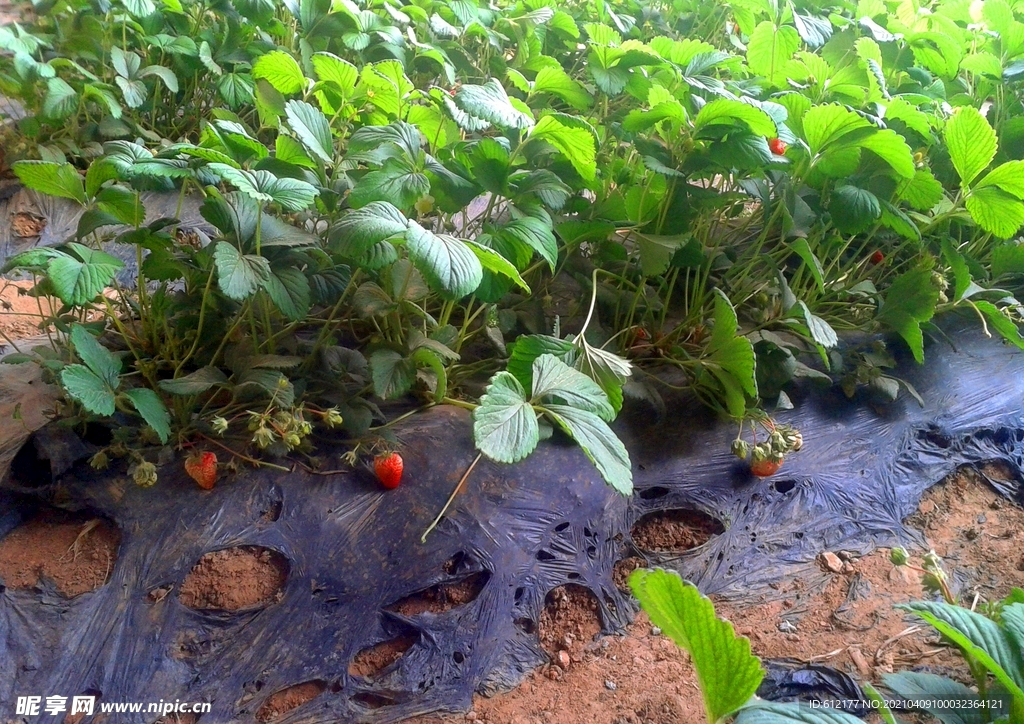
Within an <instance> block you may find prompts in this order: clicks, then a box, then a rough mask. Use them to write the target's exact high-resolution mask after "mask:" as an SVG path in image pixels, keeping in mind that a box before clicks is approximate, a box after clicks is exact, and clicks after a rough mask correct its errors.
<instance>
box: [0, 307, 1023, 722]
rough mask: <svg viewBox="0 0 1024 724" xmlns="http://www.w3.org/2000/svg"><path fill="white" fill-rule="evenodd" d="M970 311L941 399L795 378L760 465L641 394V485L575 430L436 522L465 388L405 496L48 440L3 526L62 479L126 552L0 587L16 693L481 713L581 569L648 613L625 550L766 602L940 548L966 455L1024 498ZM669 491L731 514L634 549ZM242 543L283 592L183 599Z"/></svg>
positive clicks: (618, 601) (247, 710) (427, 441)
mask: <svg viewBox="0 0 1024 724" xmlns="http://www.w3.org/2000/svg"><path fill="white" fill-rule="evenodd" d="M957 325H959V322H956V323H955V324H953V325H952V327H950V328H948V329H947V330H946V331H947V332H948V339H949V340H951V341H941V342H933V343H931V344H930V345H929V348H928V351H927V355H928V364H927V365H925V366H917V365H915V364H913V362H912V361H911V362H909V363H904V364H902V366H901V368H900V369H899V370H897V372H896V374H898V375H899V376H902V377H904V378H905V379H907V380H908V381H909V382H911V383H912V384H913V385H914V386H915V387H916V389H917V390H918V391H919V392H920V393H921V395H922V396H923V397H924V399H925V402H926V405H925V406H924V407H923V408H922V407H920V406H918V404H917V403H916V402H914V401H913V399H904V398H901V399H900V400H899V401H897V402H896V403H894V404H891V405H889V406H887V407H885V408H884V409H874V408H872V407H871V406H868V405H866V404H864V403H863V402H850V401H847V400H846V399H845V398H844V397H843V396H842V395H841V393H839V394H836V393H833V392H826V393H823V392H820V391H819V392H814V393H813V394H812V393H806V394H804V393H795V394H794V395H793V398H794V401H795V403H796V408H795V409H794V410H792V411H789V412H786V413H783V414H780V415H779V416H778V418H779V419H780V420H781V421H783V422H787V423H790V424H793V425H796V426H797V427H798V428H800V429H801V430H802V431H803V435H804V440H805V445H804V449H803V451H801V452H800V453H798V454H794V455H791V456H790V457H789V458H788V459H787V461H786V464H785V467H784V468H783V470H782V471H781V472H780V473H779V474H778V475H776V476H774V477H772V478H768V479H764V480H762V479H758V478H754V477H752V476H751V475H750V474H749V472H748V471H747V470H746V468H745V466H744V465H743V464H742V463H741V462H740V461H738V460H736V459H735V458H734V457H732V456H731V455H730V453H729V442H730V441H731V440H732V439H733V437H735V431H736V428H735V427H734V425H733V424H725V423H719V422H716V421H715V420H713V419H712V418H710V417H709V416H708V415H707V414H706V413H703V412H701V411H700V409H699V408H698V407H697V406H696V405H693V404H687V405H675V404H670V405H669V410H670V412H669V414H668V415H667V416H666V417H664V418H662V419H658V418H657V417H656V416H655V415H653V414H651V412H650V411H649V410H646V409H635V410H633V411H627V412H626V413H625V414H624V415H623V416H622V417H621V419H620V420H619V421H618V422H617V423H616V425H617V428H618V430H619V432H620V433H621V435H622V437H623V439H624V440H625V441H626V444H627V447H628V448H629V450H630V454H631V457H632V460H633V467H634V475H635V483H636V488H637V492H636V494H635V495H634V496H633V497H632V498H631V499H627V498H623V497H621V496H619V495H617V494H615V493H614V492H613V491H612V490H610V489H609V488H608V487H607V486H606V485H605V484H604V483H603V482H602V481H601V479H600V478H599V476H598V475H597V473H596V472H595V470H594V469H593V467H592V466H591V464H590V463H589V462H588V461H587V460H586V458H585V457H584V456H583V454H582V453H581V452H580V451H579V450H578V449H576V448H575V447H574V446H572V445H571V444H568V443H566V442H564V441H562V442H560V441H558V440H555V441H552V442H547V443H543V444H542V445H541V446H540V448H539V449H538V451H537V452H536V453H535V454H534V455H532V456H531V457H530V458H528V459H527V460H526V461H524V462H522V463H520V464H517V465H514V466H505V465H499V464H492V463H489V462H486V461H484V462H482V463H481V464H480V465H478V466H477V468H476V470H475V471H474V473H473V475H472V477H471V478H470V480H469V483H468V486H467V490H466V492H465V493H463V494H462V495H461V496H460V497H459V498H458V499H457V501H456V504H455V505H454V506H453V508H452V510H451V512H450V514H449V515H448V516H447V517H446V518H445V520H444V521H443V522H442V523H441V525H440V527H439V528H438V529H437V530H436V531H435V532H434V533H433V534H432V535H431V536H430V537H429V538H428V540H427V543H426V544H421V543H420V536H421V534H422V533H423V531H424V529H425V528H426V526H427V524H428V523H429V521H430V520H431V519H432V518H433V516H434V515H435V514H436V513H437V512H438V511H439V510H440V508H441V506H442V505H443V503H444V501H445V499H446V498H447V496H448V495H449V493H450V492H451V490H452V489H453V487H454V486H455V484H456V483H457V482H458V480H459V479H460V477H461V476H462V474H463V473H464V472H465V470H466V468H467V467H468V466H469V464H470V463H471V461H472V460H473V459H474V457H475V455H476V453H475V450H474V449H473V443H472V436H471V430H470V422H469V418H468V414H467V413H465V412H464V411H461V410H457V409H454V408H437V409H435V410H433V411H431V412H428V413H424V414H421V415H417V416H415V417H413V418H411V419H410V420H408V421H407V422H405V423H403V424H402V425H400V426H399V427H398V429H397V434H398V439H399V443H400V449H401V451H402V454H403V456H404V457H405V461H406V473H405V479H404V482H403V485H402V486H401V487H400V488H399V489H397V490H395V491H390V492H385V491H382V490H381V489H380V488H379V487H378V486H377V484H376V483H375V482H374V480H373V477H372V474H371V473H370V471H369V470H368V469H357V470H355V471H352V472H349V473H339V474H333V475H312V474H309V473H306V472H304V471H302V470H301V469H298V470H296V471H295V472H293V473H292V474H282V473H280V472H277V471H273V470H260V471H247V472H243V473H241V474H239V475H238V476H236V477H234V478H231V477H228V478H226V479H225V480H224V481H223V482H222V483H221V484H219V485H218V487H217V488H216V489H215V490H213V491H210V492H204V491H202V490H199V489H198V488H197V487H196V486H195V484H194V483H192V482H191V481H190V480H189V479H188V478H186V477H185V474H184V472H183V471H182V470H181V466H180V465H179V464H175V465H168V466H166V467H164V468H162V469H161V471H160V483H159V484H158V485H157V486H156V487H154V488H151V489H148V490H143V489H139V488H137V487H135V486H134V485H132V484H131V483H130V482H129V481H128V480H127V477H126V476H125V475H124V473H123V471H120V473H118V474H112V473H110V472H107V473H102V474H101V473H96V472H94V471H92V469H91V468H89V467H88V465H86V464H84V462H82V461H79V462H78V463H76V464H74V465H72V466H71V467H70V468H69V469H68V470H67V471H66V472H64V473H63V474H60V472H61V470H62V469H63V468H65V467H67V466H68V465H71V463H70V462H68V460H67V459H63V462H61V463H60V464H59V465H54V464H53V463H52V460H51V468H50V471H51V472H52V473H54V474H56V476H57V477H56V478H55V479H54V480H52V481H51V479H50V476H49V475H47V474H46V468H45V467H44V468H42V471H43V472H42V473H41V475H43V479H40V480H37V481H35V482H36V483H37V485H36V486H35V487H29V486H28V485H27V483H26V481H25V480H24V479H23V478H21V479H18V478H15V479H13V480H12V481H11V482H9V483H8V485H7V488H8V490H10V491H13V492H12V493H11V495H13V497H8V499H7V500H6V501H4V502H3V504H4V507H3V510H4V512H3V513H2V516H0V525H2V526H3V527H4V528H10V527H11V526H12V525H13V524H16V522H17V521H19V520H21V519H22V518H24V517H26V516H28V515H30V514H31V505H32V504H33V501H40V500H42V501H48V502H53V501H62V502H63V505H64V506H65V507H67V506H77V507H80V508H84V509H87V510H88V511H90V512H92V513H94V514H100V515H103V516H105V517H107V518H109V519H110V520H112V521H114V522H115V523H116V524H117V525H118V527H119V528H120V530H121V533H122V543H121V548H120V553H119V559H118V561H117V563H116V565H115V567H114V569H113V573H112V578H111V580H110V582H109V583H108V584H107V585H105V586H104V587H102V588H100V589H98V590H96V591H94V592H91V593H87V594H84V595H81V596H79V597H77V598H75V599H73V600H70V601H67V600H63V599H61V598H59V597H58V596H56V594H55V593H54V592H53V591H52V589H51V588H49V587H47V586H46V585H44V586H42V590H40V591H16V590H11V589H7V590H3V591H2V592H0V711H10V710H12V709H11V707H13V706H14V699H15V697H16V696H17V695H25V694H27V693H32V692H38V693H43V692H53V693H62V694H64V695H69V696H70V695H75V694H78V693H81V692H85V691H93V692H101V695H102V697H103V700H105V701H154V700H156V699H158V698H162V699H164V700H173V699H181V700H183V701H185V700H188V701H209V702H211V703H212V706H213V709H212V712H211V713H209V714H206V715H204V716H203V718H202V721H203V722H215V723H216V724H221V723H225V722H246V721H252V719H253V715H254V712H256V711H257V710H258V709H259V707H260V706H261V705H262V703H263V702H264V701H265V700H266V699H267V697H269V696H270V695H272V694H273V693H274V692H277V691H279V690H282V689H284V688H287V687H289V686H291V685H294V684H298V683H301V682H306V681H311V680H318V681H322V682H324V684H325V685H326V686H327V689H326V691H325V692H324V693H323V694H322V695H320V696H319V697H317V698H316V699H314V700H312V701H310V702H309V703H307V704H305V705H303V706H301V707H300V708H297V709H295V710H293V711H292V712H290V713H288V714H287V715H286V716H284V717H283V718H281V719H279V720H278V721H280V722H285V723H286V724H291V723H296V722H324V723H326V722H338V721H343V722H355V721H364V722H391V721H397V720H400V719H402V718H404V717H408V716H411V715H415V714H421V713H427V712H431V711H458V710H465V709H466V708H468V707H469V706H470V704H471V701H472V695H473V693H474V692H475V691H481V692H484V693H490V692H496V691H500V690H503V689H507V688H510V687H512V686H514V685H516V684H517V683H518V682H519V681H520V680H521V679H522V677H523V675H524V673H525V672H527V671H529V670H531V669H532V668H534V667H536V666H537V665H538V664H540V663H542V662H543V661H544V660H546V656H545V655H544V653H543V651H542V649H541V648H540V645H539V642H538V638H537V633H536V630H535V629H536V622H537V621H538V619H539V615H540V612H541V610H542V608H543V606H544V601H545V596H546V595H547V594H548V592H549V591H551V590H552V589H553V588H555V587H557V586H561V585H563V584H567V583H575V584H579V585H582V586H585V587H586V588H588V589H589V590H590V591H592V592H593V593H594V595H595V597H596V599H597V601H598V603H599V606H600V614H601V617H602V623H603V628H604V630H605V632H606V633H612V632H616V631H620V630H621V629H622V627H624V626H625V625H626V624H627V623H628V622H629V621H630V620H631V618H632V617H633V615H634V614H635V612H636V605H635V602H633V601H632V599H630V598H629V597H628V596H627V595H625V594H624V593H623V592H622V591H620V590H619V589H618V588H617V587H616V586H615V584H614V583H613V578H612V572H613V566H614V564H615V563H616V561H618V560H620V559H623V558H626V557H629V556H635V555H643V556H644V557H645V558H646V559H647V561H648V562H649V563H651V564H656V565H661V566H664V567H668V568H672V569H675V570H678V571H680V572H681V573H682V574H683V575H684V576H685V577H687V578H689V579H690V580H693V581H695V582H696V583H697V584H698V585H699V586H700V587H701V589H702V590H704V591H705V592H708V593H716V594H720V595H723V596H728V597H732V598H736V599H743V600H749V601H751V602H756V601H757V600H758V598H759V597H761V596H764V595H766V594H767V595H771V593H772V591H771V588H770V586H769V584H771V583H773V582H777V581H778V580H779V579H781V578H784V577H787V576H795V575H801V576H804V577H805V578H807V579H809V580H810V582H811V584H812V585H813V584H814V581H815V580H817V582H818V583H821V582H822V581H823V579H824V576H825V574H824V573H823V572H822V571H820V570H819V569H818V568H817V567H816V565H815V563H814V559H815V557H816V555H817V554H818V553H819V552H821V551H824V550H837V549H846V550H849V551H853V552H867V551H869V550H871V549H873V548H875V547H878V546H889V545H893V544H903V545H907V546H913V545H915V544H924V541H923V540H922V538H921V534H920V533H919V532H916V531H914V530H911V529H908V528H907V527H906V526H905V525H904V524H903V523H902V521H903V520H904V519H905V518H906V517H907V516H908V515H910V514H911V513H912V512H914V510H916V508H917V505H918V503H919V501H920V497H921V495H922V493H923V492H924V491H925V490H926V489H927V488H928V487H929V486H931V485H933V484H935V483H936V482H938V481H940V480H941V479H942V478H943V477H945V476H946V475H947V474H949V473H951V472H952V471H954V470H955V469H956V468H957V467H958V466H961V465H965V464H974V465H979V464H982V463H984V462H987V461H994V460H1001V461H1007V462H1008V463H1009V465H1010V467H1011V468H1012V469H1013V470H1014V471H1015V477H1016V478H1017V480H1016V481H1011V482H1005V481H997V480H994V481H991V482H992V484H993V485H994V486H995V487H996V488H997V489H998V490H999V492H1001V493H1002V494H1004V495H1006V496H1007V497H1010V498H1012V499H1013V500H1015V501H1018V502H1019V495H1020V488H1019V478H1020V469H1021V467H1020V466H1021V454H1022V449H1024V421H1022V415H1024V412H1022V405H1021V402H1022V400H1024V355H1021V354H1020V353H1019V352H1015V351H1013V350H1012V349H1011V348H1009V347H1007V346H1004V345H1003V344H1000V343H999V342H996V341H994V340H989V339H986V338H985V337H984V336H983V335H982V333H981V331H980V330H978V329H977V326H976V324H971V323H966V324H965V326H964V328H963V329H957V328H955V327H957ZM40 440H41V438H39V437H37V438H36V441H35V442H34V443H33V444H34V445H35V447H34V448H33V450H34V452H32V453H31V454H36V455H39V456H42V457H50V458H52V456H51V455H50V454H49V453H48V452H47V450H48V449H49V450H52V449H53V448H54V447H55V446H56V447H61V446H60V445H59V444H58V443H57V442H55V440H54V439H52V438H51V439H50V440H49V441H48V442H47V441H45V440H44V441H40ZM86 452H87V451H84V452H81V453H80V455H83V456H84V455H85V454H86ZM322 452H324V450H323V449H322ZM57 457H58V458H60V456H59V455H58V456H57ZM72 457H75V456H72ZM325 457H326V458H330V457H331V456H330V455H325ZM64 458H67V455H66V454H65V455H64ZM40 465H42V463H40ZM327 465H328V467H329V468H330V467H341V465H340V464H338V465H335V464H334V463H332V462H331V461H330V460H329V459H328V461H327ZM19 486H20V487H19ZM669 509H696V510H700V511H703V512H705V513H707V514H709V515H712V516H714V517H716V518H718V519H719V520H721V521H722V522H723V523H724V524H725V526H726V530H725V532H724V533H722V534H721V535H718V536H716V537H714V538H712V539H711V540H710V541H709V542H707V543H706V544H705V545H703V546H701V547H700V548H697V549H694V550H691V551H689V552H686V553H681V554H670V553H657V554H655V553H645V552H642V551H639V550H637V549H636V548H635V546H633V545H632V542H631V537H630V530H631V527H632V525H633V524H634V523H635V522H636V521H637V520H638V519H639V518H640V517H641V516H643V515H646V514H649V513H652V512H657V511H663V510H669ZM242 545H257V546H265V547H267V548H271V549H274V550H276V551H279V552H280V553H281V554H282V555H283V556H284V557H285V558H286V559H287V561H288V563H289V567H290V569H289V574H288V580H287V583H286V586H285V588H284V592H283V597H282V599H281V600H280V601H279V602H277V603H275V604H272V605H270V606H268V607H265V608H263V609H261V610H256V611H249V612H238V613H227V612H223V611H197V610H192V609H189V608H187V607H185V606H184V605H183V604H182V603H181V601H180V600H179V597H178V595H177V592H178V587H179V586H180V584H181V582H182V580H183V579H184V578H185V576H186V575H187V574H188V573H189V571H190V569H191V568H192V567H193V565H194V564H195V563H196V561H197V560H198V559H199V558H200V557H201V556H202V555H203V554H205V553H208V552H210V551H216V550H219V549H224V548H229V547H233V546H242ZM451 561H457V562H458V564H457V565H455V566H452V565H451V564H450V562H451ZM446 562H449V565H447V566H446ZM475 573H485V574H486V575H489V578H488V580H487V583H486V585H484V587H483V589H482V591H481V592H480V594H479V596H478V597H477V598H475V599H474V600H472V601H470V602H468V603H465V604H464V605H460V606H458V607H456V608H453V609H451V610H448V611H445V612H443V613H429V612H428V613H423V614H420V615H417V616H403V615H401V614H398V613H394V612H390V611H388V610H387V609H388V608H389V607H390V606H391V605H392V604H394V603H395V602H397V601H399V600H401V599H403V598H405V597H407V596H410V595H411V594H415V593H416V592H418V591H423V590H425V589H428V588H430V587H431V586H434V585H436V584H439V583H445V582H451V581H457V580H461V579H462V578H465V577H467V576H470V575H472V574H475ZM164 586H173V587H174V588H173V590H172V592H171V594H170V595H168V596H166V597H165V598H163V599H162V600H161V601H159V602H157V603H153V602H152V601H151V600H149V599H148V598H147V594H148V593H149V592H150V591H152V590H154V589H157V588H159V587H164ZM403 634H411V635H412V636H414V637H415V644H414V645H413V646H412V647H411V648H410V649H409V650H408V651H407V652H406V654H405V655H404V656H403V657H402V658H401V659H400V660H399V661H398V662H397V663H396V664H394V665H393V666H392V667H390V668H389V669H386V670H385V671H383V672H381V674H380V675H378V676H377V677H376V678H374V679H372V680H370V679H364V678H361V677H357V676H352V675H350V674H349V673H348V667H349V663H350V661H351V660H352V659H353V657H354V656H355V655H356V654H357V652H359V651H361V650H363V649H365V648H367V647H370V646H373V645H374V644H377V643H379V642H383V641H388V640H392V639H394V638H396V637H398V636H401V635H403ZM183 642H188V645H183ZM153 719H155V716H153V715H149V717H148V718H147V717H146V716H145V715H140V716H139V717H138V718H131V715H125V716H124V717H123V718H120V719H119V721H125V722H129V721H130V722H146V723H147V724H151V722H152V720H153Z"/></svg>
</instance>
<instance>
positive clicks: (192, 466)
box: [185, 452, 217, 490]
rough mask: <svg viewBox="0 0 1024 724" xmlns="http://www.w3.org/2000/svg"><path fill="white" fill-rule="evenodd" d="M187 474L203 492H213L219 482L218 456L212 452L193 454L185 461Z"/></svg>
mask: <svg viewBox="0 0 1024 724" xmlns="http://www.w3.org/2000/svg"><path fill="white" fill-rule="evenodd" d="M185 472H186V473H188V474H189V476H190V477H191V478H192V479H193V480H195V481H196V482H197V483H198V484H199V487H200V488H202V489H203V490H212V489H213V485H214V483H216V482H217V455H216V454H215V453H212V452H196V453H192V454H191V455H189V456H188V458H187V459H186V460H185Z"/></svg>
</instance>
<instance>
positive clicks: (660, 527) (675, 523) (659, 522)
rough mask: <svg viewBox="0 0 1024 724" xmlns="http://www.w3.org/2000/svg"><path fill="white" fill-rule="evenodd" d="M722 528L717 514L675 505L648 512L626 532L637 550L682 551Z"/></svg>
mask: <svg viewBox="0 0 1024 724" xmlns="http://www.w3.org/2000/svg"><path fill="white" fill-rule="evenodd" d="M724 532H725V526H724V525H722V521H720V520H718V519H717V518H712V517H711V516H710V515H708V514H707V513H703V512H701V511H699V510H688V509H685V508H679V509H675V510H661V511H657V512H655V513H648V514H647V515H645V516H643V517H641V518H640V519H639V520H638V521H637V522H636V523H634V524H633V529H632V531H630V535H631V536H632V538H633V543H634V544H635V545H636V547H637V548H639V549H640V550H644V551H663V552H667V553H685V552H686V551H688V550H691V549H693V548H697V547H698V546H702V545H704V544H705V543H707V542H708V541H709V540H711V539H712V538H713V537H714V536H716V535H721V534H722V533H724Z"/></svg>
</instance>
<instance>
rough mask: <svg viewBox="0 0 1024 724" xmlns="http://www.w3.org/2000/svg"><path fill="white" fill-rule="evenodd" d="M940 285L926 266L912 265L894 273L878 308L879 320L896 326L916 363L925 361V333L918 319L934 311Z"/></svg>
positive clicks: (927, 317)
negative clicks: (910, 267) (879, 308)
mask: <svg viewBox="0 0 1024 724" xmlns="http://www.w3.org/2000/svg"><path fill="white" fill-rule="evenodd" d="M938 301H939V289H938V287H936V286H935V283H934V282H933V281H932V273H931V271H930V270H928V269H914V270H912V271H909V272H906V273H904V274H901V275H900V276H898V277H896V279H895V281H893V283H892V285H891V286H890V287H889V289H888V291H887V292H886V294H885V304H883V305H882V309H881V310H880V311H879V313H878V316H877V319H878V321H879V322H880V323H882V324H885V325H887V326H888V327H890V328H891V329H893V330H895V331H896V332H898V333H899V334H900V336H901V337H903V339H904V340H906V342H907V344H908V345H909V346H910V349H911V351H912V352H913V353H914V359H915V360H917V361H918V363H921V362H924V335H923V334H922V332H921V324H920V323H921V322H927V321H928V320H929V319H931V318H932V315H934V314H935V305H936V304H937V303H938Z"/></svg>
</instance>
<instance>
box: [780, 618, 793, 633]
mask: <svg viewBox="0 0 1024 724" xmlns="http://www.w3.org/2000/svg"><path fill="white" fill-rule="evenodd" d="M779 631H781V632H782V633H796V626H795V625H794V624H793V623H792V622H791V621H783V622H782V623H780V624H779Z"/></svg>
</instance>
